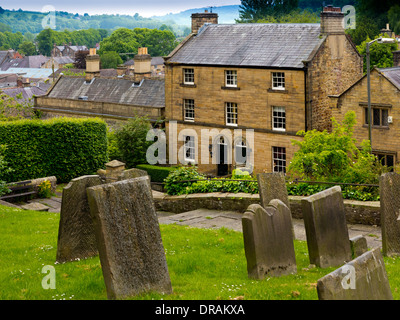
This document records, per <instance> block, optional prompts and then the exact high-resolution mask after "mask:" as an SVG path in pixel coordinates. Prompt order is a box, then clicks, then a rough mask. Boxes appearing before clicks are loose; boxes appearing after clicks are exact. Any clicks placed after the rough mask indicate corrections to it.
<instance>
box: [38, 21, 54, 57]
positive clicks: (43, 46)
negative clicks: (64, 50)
mask: <svg viewBox="0 0 400 320" xmlns="http://www.w3.org/2000/svg"><path fill="white" fill-rule="evenodd" d="M36 40H37V42H38V50H39V52H40V53H41V54H43V55H44V56H48V57H49V56H51V50H52V49H53V46H54V43H55V40H56V31H53V30H51V29H50V28H46V29H43V30H42V31H41V32H40V33H39V34H38V36H37V37H36Z"/></svg>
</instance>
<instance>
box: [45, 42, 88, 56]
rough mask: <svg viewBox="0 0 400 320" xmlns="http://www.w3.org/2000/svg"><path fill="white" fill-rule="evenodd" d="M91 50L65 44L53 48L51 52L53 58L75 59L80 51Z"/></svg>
mask: <svg viewBox="0 0 400 320" xmlns="http://www.w3.org/2000/svg"><path fill="white" fill-rule="evenodd" d="M87 50H89V49H88V48H87V47H86V46H73V45H71V44H69V45H67V44H64V45H63V46H56V45H54V46H53V49H52V51H51V56H52V57H70V58H71V59H75V54H76V53H77V52H78V51H87Z"/></svg>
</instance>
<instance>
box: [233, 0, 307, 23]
mask: <svg viewBox="0 0 400 320" xmlns="http://www.w3.org/2000/svg"><path fill="white" fill-rule="evenodd" d="M298 4H299V2H298V0H241V5H240V6H239V20H238V22H255V21H258V20H260V19H263V18H264V17H267V16H281V15H283V14H287V13H290V12H291V11H292V10H295V9H297V8H298Z"/></svg>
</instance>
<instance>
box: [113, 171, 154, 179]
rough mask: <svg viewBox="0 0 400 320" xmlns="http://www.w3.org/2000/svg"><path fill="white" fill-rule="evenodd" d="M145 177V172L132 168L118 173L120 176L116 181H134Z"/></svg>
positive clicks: (146, 174)
mask: <svg viewBox="0 0 400 320" xmlns="http://www.w3.org/2000/svg"><path fill="white" fill-rule="evenodd" d="M146 176H148V173H147V171H145V170H140V169H136V168H132V169H129V170H124V171H122V173H120V175H119V176H118V181H122V180H128V179H134V178H139V177H146Z"/></svg>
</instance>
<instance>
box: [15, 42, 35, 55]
mask: <svg viewBox="0 0 400 320" xmlns="http://www.w3.org/2000/svg"><path fill="white" fill-rule="evenodd" d="M18 51H19V52H20V53H22V54H23V55H25V56H34V55H36V54H37V52H36V47H35V44H34V43H33V42H31V41H24V42H22V43H21V44H20V45H19V47H18Z"/></svg>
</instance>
